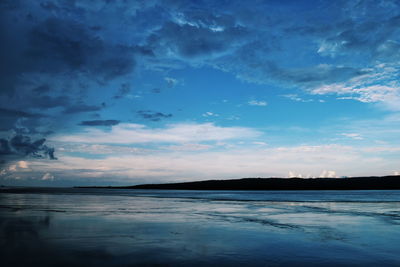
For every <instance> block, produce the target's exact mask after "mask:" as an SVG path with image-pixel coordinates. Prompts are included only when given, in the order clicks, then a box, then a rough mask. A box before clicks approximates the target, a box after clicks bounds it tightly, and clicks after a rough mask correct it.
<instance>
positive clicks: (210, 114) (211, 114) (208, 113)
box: [201, 111, 219, 117]
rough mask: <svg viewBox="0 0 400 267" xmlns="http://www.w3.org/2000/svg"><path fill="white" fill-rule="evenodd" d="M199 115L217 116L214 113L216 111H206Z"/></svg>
mask: <svg viewBox="0 0 400 267" xmlns="http://www.w3.org/2000/svg"><path fill="white" fill-rule="evenodd" d="M201 116H203V117H218V116H219V115H218V114H216V113H213V112H210V111H207V112H205V113H203V114H201Z"/></svg>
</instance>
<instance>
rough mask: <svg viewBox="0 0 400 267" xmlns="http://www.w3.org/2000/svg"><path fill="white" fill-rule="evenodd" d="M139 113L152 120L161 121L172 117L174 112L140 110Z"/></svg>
mask: <svg viewBox="0 0 400 267" xmlns="http://www.w3.org/2000/svg"><path fill="white" fill-rule="evenodd" d="M137 114H138V115H139V116H140V117H142V118H143V119H146V120H150V121H160V120H162V119H167V118H171V117H172V114H164V113H162V112H156V111H151V110H139V111H138V112H137Z"/></svg>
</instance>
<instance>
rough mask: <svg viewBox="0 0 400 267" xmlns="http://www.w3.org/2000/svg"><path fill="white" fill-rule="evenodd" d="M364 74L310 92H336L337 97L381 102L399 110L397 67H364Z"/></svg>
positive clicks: (391, 108) (399, 84) (322, 93)
mask: <svg viewBox="0 0 400 267" xmlns="http://www.w3.org/2000/svg"><path fill="white" fill-rule="evenodd" d="M364 71H365V72H366V74H364V75H360V76H357V77H354V78H352V79H350V80H348V81H346V82H342V83H332V84H325V85H322V86H319V87H317V88H314V89H312V90H311V93H312V94H316V95H326V94H336V95H338V99H353V100H357V101H360V102H364V103H381V104H383V106H384V107H385V108H387V109H390V110H395V111H398V110H400V105H399V103H400V83H399V81H398V75H399V72H400V70H399V68H398V67H397V66H393V65H388V64H386V65H385V64H379V65H377V66H375V67H373V68H369V69H365V70H364Z"/></svg>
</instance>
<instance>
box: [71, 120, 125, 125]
mask: <svg viewBox="0 0 400 267" xmlns="http://www.w3.org/2000/svg"><path fill="white" fill-rule="evenodd" d="M119 123H120V121H118V120H93V121H81V122H80V123H79V125H82V126H114V125H117V124H119Z"/></svg>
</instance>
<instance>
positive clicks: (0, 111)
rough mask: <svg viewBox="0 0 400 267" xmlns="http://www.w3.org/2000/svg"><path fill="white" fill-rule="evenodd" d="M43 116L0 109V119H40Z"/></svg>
mask: <svg viewBox="0 0 400 267" xmlns="http://www.w3.org/2000/svg"><path fill="white" fill-rule="evenodd" d="M44 116H45V115H42V114H37V113H30V112H26V111H22V110H14V109H7V108H0V118H4V117H9V118H40V117H44Z"/></svg>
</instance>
